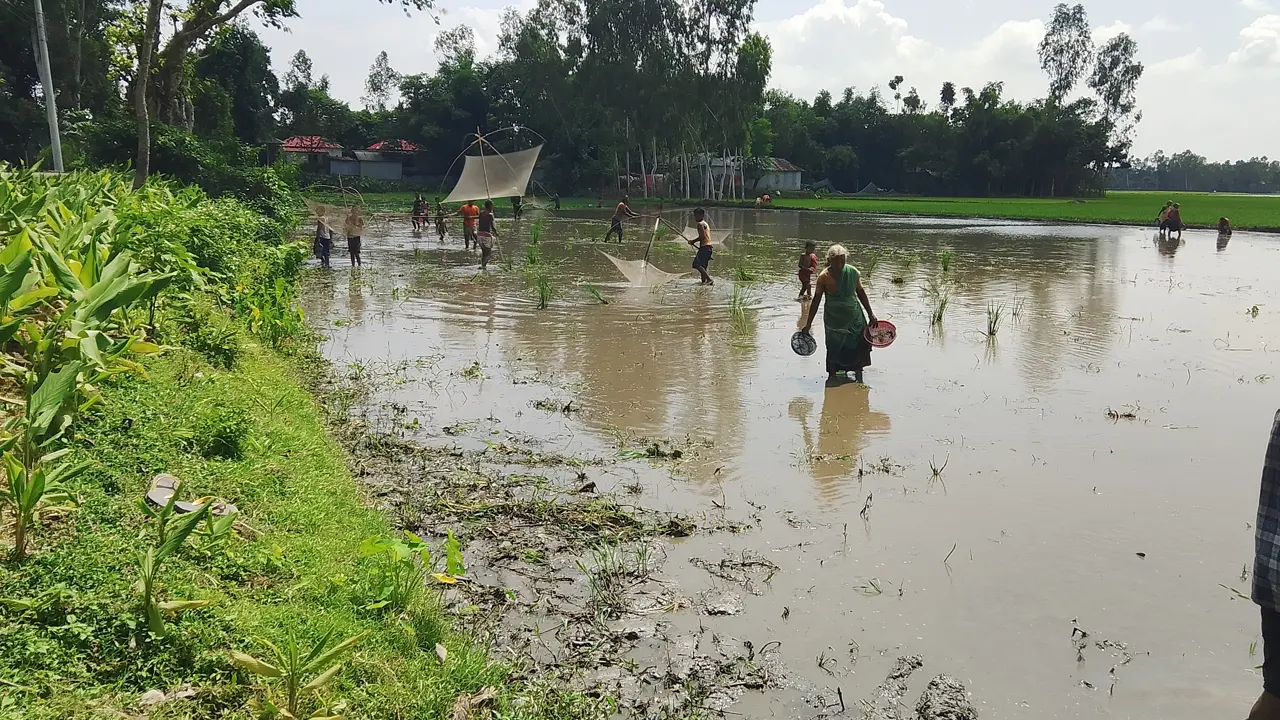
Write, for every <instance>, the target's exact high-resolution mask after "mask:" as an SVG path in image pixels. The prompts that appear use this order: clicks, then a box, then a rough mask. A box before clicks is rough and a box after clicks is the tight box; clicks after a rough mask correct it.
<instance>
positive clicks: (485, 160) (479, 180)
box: [444, 145, 542, 203]
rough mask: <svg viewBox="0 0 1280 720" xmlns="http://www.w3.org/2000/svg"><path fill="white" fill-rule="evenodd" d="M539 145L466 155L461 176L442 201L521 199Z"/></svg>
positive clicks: (536, 160) (536, 157) (536, 158)
mask: <svg viewBox="0 0 1280 720" xmlns="http://www.w3.org/2000/svg"><path fill="white" fill-rule="evenodd" d="M540 152H542V146H541V145H539V146H537V147H533V148H529V149H528V150H519V151H517V152H512V153H506V154H501V155H497V154H495V155H490V154H488V153H486V154H484V155H467V156H466V162H465V163H464V164H463V166H462V177H460V178H458V184H457V185H454V186H453V192H451V193H449V197H447V198H445V199H444V201H445V202H448V203H454V202H462V201H463V200H485V199H487V198H503V197H524V194H525V191H526V190H527V189H528V187H529V178H530V177H532V176H533V166H534V165H535V164H537V162H538V153H540Z"/></svg>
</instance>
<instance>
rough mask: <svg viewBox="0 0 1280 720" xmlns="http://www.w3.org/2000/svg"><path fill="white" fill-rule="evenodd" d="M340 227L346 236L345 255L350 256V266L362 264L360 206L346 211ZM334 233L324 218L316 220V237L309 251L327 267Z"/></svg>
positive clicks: (362, 229)
mask: <svg viewBox="0 0 1280 720" xmlns="http://www.w3.org/2000/svg"><path fill="white" fill-rule="evenodd" d="M342 229H343V232H344V234H345V235H346V236H347V255H348V256H350V258H351V267H359V266H361V265H362V264H363V261H362V260H361V258H360V246H361V244H362V241H361V236H362V235H364V215H362V214H361V212H360V208H358V207H353V208H351V210H350V211H348V212H347V217H346V220H345V221H344V222H343V224H342ZM334 234H335V233H334V230H333V228H332V227H330V226H329V223H328V221H327V219H326V218H324V217H321V218H318V219H317V220H316V238H315V242H314V243H312V246H311V251H312V253H314V254H315V256H316V257H318V258H320V264H321V265H322V266H323V267H326V268H327V267H329V255H330V253H332V252H333V236H334Z"/></svg>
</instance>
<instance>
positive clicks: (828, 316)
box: [804, 245, 879, 383]
mask: <svg viewBox="0 0 1280 720" xmlns="http://www.w3.org/2000/svg"><path fill="white" fill-rule="evenodd" d="M814 286H815V288H816V289H815V291H814V295H813V303H812V304H811V305H810V306H809V319H808V321H807V322H806V323H805V325H804V331H805V332H806V333H808V332H811V328H812V327H813V319H814V318H815V317H817V315H818V306H819V305H821V304H822V299H823V298H826V300H827V309H826V312H824V313H823V314H822V324H823V325H824V326H825V328H826V333H825V335H826V342H827V376H828V379H829V380H835V378H836V374H837V373H850V372H852V373H853V380H854V382H859V383H860V382H862V369H863V368H865V367H867V366H868V365H870V364H871V343H869V342H867V340H866V338H865V337H864V336H863V331H864V330H866V328H867V325H868V323H869V324H870V325H871V327H875V326H876V325H877V324H878V323H879V321H878V320H876V314H875V313H874V312H872V311H871V301H870V300H868V299H867V292H866V291H865V290H863V289H862V281H861V278H860V277H859V275H858V269H857V268H855V267H854V266H852V265H850V264H849V251H848V250H845V249H844V246H843V245H832V246H831V249H830V250H828V251H827V269H826V270H823V271H822V274H821V275H819V276H818V281H817V282H816V283H814ZM863 308H866V309H867V314H866V315H865V316H864V315H863V314H862V309H863Z"/></svg>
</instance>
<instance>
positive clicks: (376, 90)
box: [360, 50, 400, 112]
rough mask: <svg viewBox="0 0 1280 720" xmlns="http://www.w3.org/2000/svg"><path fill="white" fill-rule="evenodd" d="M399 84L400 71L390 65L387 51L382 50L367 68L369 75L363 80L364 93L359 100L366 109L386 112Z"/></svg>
mask: <svg viewBox="0 0 1280 720" xmlns="http://www.w3.org/2000/svg"><path fill="white" fill-rule="evenodd" d="M399 84H400V73H398V72H396V71H395V69H394V68H392V67H391V61H390V60H389V59H388V58H387V51H386V50H383V51H382V52H380V53H378V57H376V58H374V60H373V65H372V66H371V67H370V68H369V77H367V78H365V81H364V92H365V95H364V97H362V98H360V101H361V102H363V103H364V107H365V109H366V110H371V111H374V112H386V110H387V106H388V105H389V104H390V103H391V95H392V93H394V92H395V90H396V86H397V85H399Z"/></svg>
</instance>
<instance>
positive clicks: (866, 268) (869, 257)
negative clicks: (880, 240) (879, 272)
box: [860, 250, 884, 282]
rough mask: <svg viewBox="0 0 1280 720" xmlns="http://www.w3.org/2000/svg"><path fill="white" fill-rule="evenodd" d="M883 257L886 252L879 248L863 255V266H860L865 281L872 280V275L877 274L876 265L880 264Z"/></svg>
mask: <svg viewBox="0 0 1280 720" xmlns="http://www.w3.org/2000/svg"><path fill="white" fill-rule="evenodd" d="M883 257H884V253H882V252H881V251H879V250H872V251H871V252H869V253H867V254H866V255H865V256H863V258H862V263H861V265H862V267H861V268H860V269H861V274H862V281H863V282H870V281H871V277H872V276H873V275H875V274H876V267H878V266H879V265H880V260H881V258H883Z"/></svg>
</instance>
